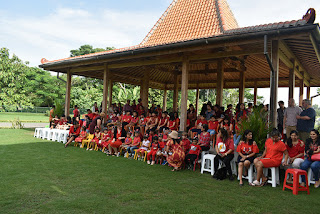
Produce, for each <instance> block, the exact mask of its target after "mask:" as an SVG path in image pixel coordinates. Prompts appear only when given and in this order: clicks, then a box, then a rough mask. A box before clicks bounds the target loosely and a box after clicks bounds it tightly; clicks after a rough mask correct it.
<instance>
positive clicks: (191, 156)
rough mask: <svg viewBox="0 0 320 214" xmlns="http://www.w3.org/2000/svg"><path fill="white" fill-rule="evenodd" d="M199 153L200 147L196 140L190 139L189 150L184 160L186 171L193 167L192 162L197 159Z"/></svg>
mask: <svg viewBox="0 0 320 214" xmlns="http://www.w3.org/2000/svg"><path fill="white" fill-rule="evenodd" d="M200 152H201V147H200V146H199V143H198V139H197V138H194V139H192V144H191V146H190V150H189V152H188V154H187V155H186V159H185V163H186V167H187V169H193V168H194V166H193V164H194V161H195V160H196V159H197V157H198V155H199V154H200Z"/></svg>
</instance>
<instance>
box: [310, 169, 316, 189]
mask: <svg viewBox="0 0 320 214" xmlns="http://www.w3.org/2000/svg"><path fill="white" fill-rule="evenodd" d="M315 183H316V181H315V180H314V177H313V172H312V169H311V168H309V169H308V184H309V186H310V184H315Z"/></svg>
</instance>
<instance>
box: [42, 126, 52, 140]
mask: <svg viewBox="0 0 320 214" xmlns="http://www.w3.org/2000/svg"><path fill="white" fill-rule="evenodd" d="M49 131H50V129H49V128H44V129H42V133H41V138H42V139H48V134H49Z"/></svg>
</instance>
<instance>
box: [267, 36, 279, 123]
mask: <svg viewBox="0 0 320 214" xmlns="http://www.w3.org/2000/svg"><path fill="white" fill-rule="evenodd" d="M271 60H272V66H273V69H274V72H272V71H271V78H270V119H269V122H270V123H271V125H272V126H273V127H277V101H278V81H279V41H278V40H273V41H272V53H271Z"/></svg>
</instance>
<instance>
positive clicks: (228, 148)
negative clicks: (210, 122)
mask: <svg viewBox="0 0 320 214" xmlns="http://www.w3.org/2000/svg"><path fill="white" fill-rule="evenodd" d="M219 134H220V135H219V137H217V142H216V146H215V150H216V152H217V155H216V157H215V158H214V172H215V174H214V175H213V178H217V172H218V167H219V161H220V160H221V161H222V162H223V163H224V164H225V165H226V168H227V172H228V174H229V180H230V181H232V180H233V176H232V170H231V164H230V162H231V161H232V159H233V157H234V154H233V152H234V144H233V140H232V138H231V137H230V136H229V133H228V131H227V130H226V129H224V128H221V129H220V130H219Z"/></svg>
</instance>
